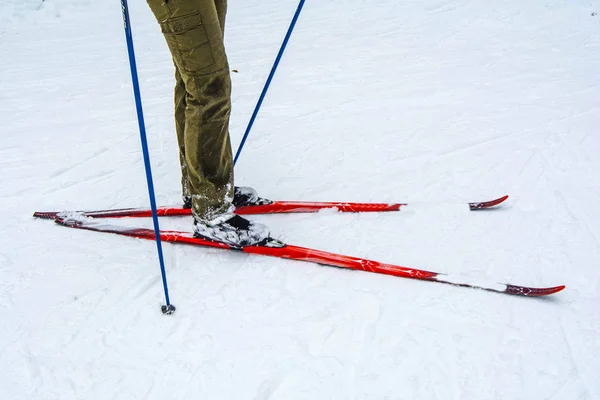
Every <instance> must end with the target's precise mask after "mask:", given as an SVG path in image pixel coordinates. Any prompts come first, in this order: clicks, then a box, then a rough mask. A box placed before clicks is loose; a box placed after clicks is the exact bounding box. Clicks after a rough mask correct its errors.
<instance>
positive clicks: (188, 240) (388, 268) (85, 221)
mask: <svg viewBox="0 0 600 400" xmlns="http://www.w3.org/2000/svg"><path fill="white" fill-rule="evenodd" d="M56 222H57V223H58V224H61V225H64V226H67V227H71V228H77V229H86V230H91V231H98V232H107V233H115V234H118V235H124V236H130V237H134V238H139V239H148V240H155V235H154V231H153V230H151V229H146V228H129V227H121V226H118V225H111V224H106V223H103V222H100V221H96V220H94V219H93V218H88V217H85V216H84V215H82V214H78V213H68V214H65V215H63V216H61V217H60V218H58V219H56ZM160 238H161V240H162V241H165V242H173V243H182V244H188V245H194V246H206V247H215V248H221V249H224V250H238V251H243V252H244V253H249V254H257V255H263V256H271V257H279V258H286V259H291V260H297V261H305V262H311V263H315V264H321V265H325V266H332V267H339V268H346V269H353V270H361V271H367V272H373V273H378V274H385V275H392V276H397V277H402V278H411V279H419V280H425V281H431V282H440V283H447V284H451V285H455V286H463V287H469V288H475V289H482V290H487V291H491V292H497V293H505V294H512V295H519V296H527V297H540V296H547V295H550V294H554V293H557V292H560V291H561V290H563V289H564V288H565V286H564V285H561V286H554V287H546V288H533V287H527V286H519V285H511V284H498V283H486V282H479V281H469V280H465V279H463V278H455V277H452V276H449V275H445V274H441V273H437V272H432V271H427V270H421V269H415V268H409V267H403V266H400V265H393V264H386V263H381V262H378V261H373V260H368V259H364V258H357V257H352V256H346V255H341V254H334V253H329V252H326V251H321V250H315V249H310V248H305V247H299V246H293V245H289V244H285V243H283V242H280V241H278V240H275V239H270V240H269V241H268V242H266V243H265V244H263V245H259V246H244V247H239V248H238V247H234V246H230V245H228V244H225V243H220V242H213V241H210V240H205V239H199V238H195V237H193V236H192V235H191V234H190V233H186V232H179V231H161V232H160Z"/></svg>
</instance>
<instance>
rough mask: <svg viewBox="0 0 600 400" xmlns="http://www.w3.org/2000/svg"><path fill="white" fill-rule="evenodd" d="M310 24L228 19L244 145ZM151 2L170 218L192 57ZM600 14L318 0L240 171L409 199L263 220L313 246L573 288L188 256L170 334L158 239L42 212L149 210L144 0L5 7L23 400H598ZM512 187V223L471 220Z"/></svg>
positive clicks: (17, 353) (4, 95)
mask: <svg viewBox="0 0 600 400" xmlns="http://www.w3.org/2000/svg"><path fill="white" fill-rule="evenodd" d="M296 6H297V1H291V0H285V1H275V0H266V1H260V2H259V1H241V0H231V1H230V2H229V14H228V21H227V27H226V30H227V31H226V42H227V43H226V44H227V50H228V54H229V61H230V66H231V68H232V69H236V70H238V71H239V72H238V73H232V81H233V95H232V96H233V114H232V120H231V136H232V144H233V146H234V149H235V148H236V146H237V144H238V143H239V141H240V139H241V136H242V134H243V132H244V129H245V127H246V124H247V122H248V120H249V118H250V115H251V113H252V110H253V107H254V105H255V103H256V100H257V98H258V95H259V93H260V91H261V89H262V85H263V84H264V81H265V79H266V77H267V75H268V72H269V70H270V68H271V65H272V62H273V60H274V58H275V56H276V52H277V49H278V48H279V46H280V44H281V40H282V38H283V36H284V34H285V31H286V29H287V28H288V24H289V21H290V19H291V17H292V15H293V12H294V10H295V7H296ZM129 7H130V14H131V19H132V24H133V34H134V41H135V48H136V55H137V62H138V69H139V75H140V81H141V86H142V96H143V104H144V111H145V117H146V126H147V130H148V139H149V146H150V150H151V158H152V164H153V175H154V180H155V187H156V190H157V196H158V202H159V203H161V204H177V203H178V202H179V201H180V193H179V190H180V188H179V179H180V178H179V165H178V160H177V144H176V140H175V135H174V132H173V123H172V112H173V110H172V94H171V93H172V85H173V78H172V76H173V70H172V62H171V60H170V58H169V53H168V50H167V48H166V45H165V43H164V39H163V38H162V37H161V35H160V32H159V28H158V26H157V24H156V22H155V20H154V18H153V16H152V15H151V13H150V11H149V9H148V7H147V5H146V4H145V2H143V1H142V2H130V4H129ZM593 13H600V4H598V2H597V1H592V0H584V1H578V2H564V1H558V0H550V1H544V2H542V1H539V0H533V1H530V2H521V1H517V0H509V1H506V2H502V3H498V2H493V1H491V0H486V1H481V2H467V1H464V0H459V1H455V2H449V1H442V0H426V1H421V2H397V1H391V0H383V1H380V2H377V3H373V2H364V1H358V0H332V1H327V2H306V4H305V7H304V10H303V11H302V14H301V16H300V19H299V21H298V24H297V27H296V30H295V31H294V33H293V35H292V38H291V41H290V43H289V45H288V48H287V50H286V53H285V55H284V57H283V59H282V61H281V64H280V66H279V70H278V71H277V74H276V75H275V79H274V80H273V83H272V85H271V88H270V91H269V93H268V95H267V97H266V99H265V102H264V104H263V108H262V110H261V112H260V114H259V117H258V118H257V120H256V123H255V125H254V128H253V131H252V134H251V136H250V138H249V140H248V142H247V144H246V148H245V149H244V152H243V153H242V156H241V158H240V160H239V164H238V166H237V169H236V179H237V182H238V183H240V184H243V185H244V184H245V185H251V186H254V187H255V188H257V189H258V190H259V191H260V193H261V194H263V195H264V196H266V197H272V198H276V199H289V200H323V201H377V202H381V201H389V202H408V203H409V204H410V205H409V206H408V207H406V208H405V209H403V211H401V212H399V213H390V214H379V215H377V214H360V215H359V214H346V215H343V214H341V213H336V212H333V211H330V210H329V211H324V212H321V213H318V214H315V215H277V216H252V217H251V218H252V219H256V220H260V221H261V222H264V223H267V224H268V225H269V226H270V228H271V231H272V232H273V234H274V236H276V237H278V238H280V239H282V240H285V241H288V242H290V243H293V244H298V245H302V246H307V247H315V248H319V249H323V250H327V251H332V252H337V253H343V254H349V255H355V256H362V257H367V258H370V259H375V260H380V261H384V262H390V263H397V264H401V265H406V266H410V267H415V268H423V269H428V270H434V271H438V272H441V273H447V274H449V275H459V276H466V277H468V278H470V279H472V280H473V281H486V282H498V283H504V282H505V283H516V284H526V285H532V286H545V285H554V284H566V285H567V289H566V290H565V291H563V292H561V293H559V294H557V295H555V296H553V297H552V298H546V299H527V298H517V297H509V296H502V295H496V294H492V293H487V292H483V291H477V290H468V289H465V288H458V287H453V286H450V285H440V284H433V283H429V282H419V281H411V280H406V279H395V278H392V277H388V276H378V275H374V274H366V273H361V272H358V271H343V270H340V269H335V268H327V267H322V266H318V265H307V264H302V263H297V262H292V261H285V260H278V259H267V258H261V257H256V256H248V255H244V254H238V253H235V252H227V253H224V252H222V251H219V250H215V249H199V248H194V247H184V246H172V245H165V246H164V253H165V263H166V267H167V273H168V280H169V288H170V294H171V299H172V301H173V303H174V304H175V305H176V306H177V307H178V310H177V312H176V314H175V315H173V316H171V317H163V316H162V315H161V314H160V309H159V308H160V305H161V304H162V302H163V301H164V299H163V292H162V281H161V277H160V271H159V266H158V263H157V260H156V248H155V245H153V244H152V243H150V242H146V241H140V240H134V239H129V238H123V237H118V236H114V237H113V236H111V235H102V234H99V233H94V232H85V231H78V230H69V229H65V228H62V227H58V226H56V225H55V224H53V223H51V222H49V221H40V220H34V219H33V218H31V213H32V212H33V211H37V210H54V209H67V210H68V209H100V208H111V207H133V206H146V205H147V193H146V182H145V175H144V166H143V159H142V156H141V153H140V145H139V137H138V133H137V120H136V113H135V107H134V101H133V98H132V89H131V83H130V72H129V66H128V64H127V51H126V47H125V40H124V36H123V35H124V33H123V27H122V17H121V9H120V5H119V2H116V1H108V0H102V1H89V0H77V1H75V0H45V1H43V2H42V1H41V0H6V1H3V2H2V4H0V61H1V62H0V76H1V77H2V79H0V130H1V131H2V138H3V141H2V146H1V147H0V166H1V167H2V172H3V178H2V180H0V202H1V204H2V207H1V208H0V217H2V220H3V225H2V227H0V233H1V234H2V239H3V240H2V247H0V274H1V276H2V279H1V280H0V312H1V315H0V317H1V318H0V398H1V399H12V400H20V399H82V398H85V399H94V398H99V399H100V398H101V399H127V400H131V399H158V398H166V397H170V398H185V399H190V398H201V399H253V400H258V399H269V400H276V399H427V400H428V399H444V400H446V399H503V400H504V399H517V398H519V399H520V398H540V399H553V400H562V399H566V400H572V399H600V383H599V381H598V379H597V378H596V376H597V374H598V371H600V361H598V360H600V340H599V337H600V312H599V311H598V310H599V308H598V304H599V302H600V294H599V293H600V276H599V273H598V264H599V261H600V228H599V227H600V213H599V212H598V211H597V209H596V208H595V207H594V204H595V202H596V201H597V199H598V198H599V197H600V178H599V177H598V171H600V161H599V160H598V154H600V137H599V136H598V133H597V131H598V126H600V117H599V115H600V114H599V111H600V96H598V90H599V88H600V80H599V75H598V71H600V51H599V50H600V16H599V15H597V14H596V15H593ZM274 166H275V167H274ZM505 193H508V194H509V195H510V196H511V197H510V199H509V201H508V202H507V203H506V204H505V205H503V206H502V207H501V208H499V209H497V210H490V211H485V212H477V213H471V212H469V211H468V209H467V207H466V206H465V204H464V203H465V202H466V201H479V200H487V199H489V198H491V197H494V196H499V195H503V194H505ZM118 223H122V224H125V225H131V226H135V225H142V226H144V227H151V225H152V224H151V221H150V220H149V219H141V220H123V221H118ZM161 227H162V228H163V229H180V230H190V229H191V221H190V220H189V218H172V219H162V220H161Z"/></svg>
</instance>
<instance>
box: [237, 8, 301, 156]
mask: <svg viewBox="0 0 600 400" xmlns="http://www.w3.org/2000/svg"><path fill="white" fill-rule="evenodd" d="M304 1H305V0H300V3H299V4H298V8H297V9H296V13H295V14H294V18H292V22H291V23H290V27H289V28H288V31H287V33H286V35H285V38H284V39H283V43H282V44H281V48H280V49H279V53H278V54H277V58H276V59H275V63H274V64H273V68H271V72H270V73H269V77H268V78H267V82H266V83H265V86H264V88H263V90H262V93H261V94H260V97H259V98H258V103H256V107H254V112H253V113H252V117H250V122H249V123H248V127H247V128H246V132H245V133H244V137H243V138H242V141H241V143H240V146H239V147H238V149H237V152H236V153H235V158H234V159H233V165H235V163H236V162H237V160H238V158H239V157H240V154H241V153H242V149H243V148H244V144H245V143H246V139H247V138H248V135H249V134H250V130H251V129H252V125H253V124H254V120H255V119H256V116H257V115H258V110H260V107H261V105H262V102H263V100H264V99H265V95H266V94H267V91H268V90H269V85H271V81H272V80H273V76H274V75H275V71H276V70H277V67H278V66H279V61H281V56H283V52H284V51H285V47H286V46H287V43H288V41H289V40H290V36H292V32H293V31H294V27H295V26H296V21H298V17H299V16H300V11H302V7H303V6H304Z"/></svg>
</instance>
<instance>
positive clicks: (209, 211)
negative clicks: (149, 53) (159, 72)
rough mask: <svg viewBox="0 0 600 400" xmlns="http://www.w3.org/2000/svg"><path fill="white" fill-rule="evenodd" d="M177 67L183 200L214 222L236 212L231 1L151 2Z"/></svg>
mask: <svg viewBox="0 0 600 400" xmlns="http://www.w3.org/2000/svg"><path fill="white" fill-rule="evenodd" d="M147 2H148V5H149V6H150V8H151V9H152V12H153V13H154V15H155V17H156V19H157V21H158V23H159V24H160V28H161V30H162V33H163V34H164V36H165V39H166V41H167V45H168V46H169V50H170V51H171V55H172V56H173V62H174V64H175V80H176V83H175V129H176V131H177V140H178V143H179V158H180V162H181V171H182V179H181V184H182V187H183V196H184V198H185V197H186V196H191V198H192V213H193V215H194V216H195V217H196V218H197V219H199V220H200V221H203V222H210V221H211V220H213V219H215V218H216V217H218V216H219V215H221V214H223V213H224V212H228V211H231V210H232V207H233V206H232V205H231V202H232V201H233V156H232V153H231V142H230V140H229V115H230V112H231V80H230V76H229V65H228V62H227V56H226V54H225V47H224V45H223V33H224V29H225V13H226V10H227V0H147Z"/></svg>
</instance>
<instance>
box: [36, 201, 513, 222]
mask: <svg viewBox="0 0 600 400" xmlns="http://www.w3.org/2000/svg"><path fill="white" fill-rule="evenodd" d="M506 199H508V196H502V197H500V198H498V199H495V200H491V201H482V202H473V203H468V205H469V208H470V209H471V210H472V211H475V210H484V209H488V208H492V207H495V206H497V205H499V204H500V203H502V202H504V201H505V200H506ZM406 205H407V204H405V203H345V202H309V201H272V202H270V203H269V204H261V205H253V206H244V207H240V208H238V209H237V210H236V211H235V212H236V213H237V214H241V215H248V214H277V213H310V212H317V211H320V210H325V209H328V208H336V209H337V210H338V211H339V212H383V211H400V208H401V207H403V206H406ZM156 211H157V214H158V216H159V217H161V216H165V217H169V216H178V215H191V210H190V209H189V208H182V207H169V206H163V207H158V209H157V210H156ZM80 212H81V213H82V214H83V215H84V216H86V217H95V218H119V217H151V216H152V210H150V209H149V208H121V209H113V210H97V211H80ZM58 214H59V212H57V211H48V212H43V211H37V212H35V213H34V214H33V216H34V217H38V218H45V219H55V218H56V217H57V215H58Z"/></svg>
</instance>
